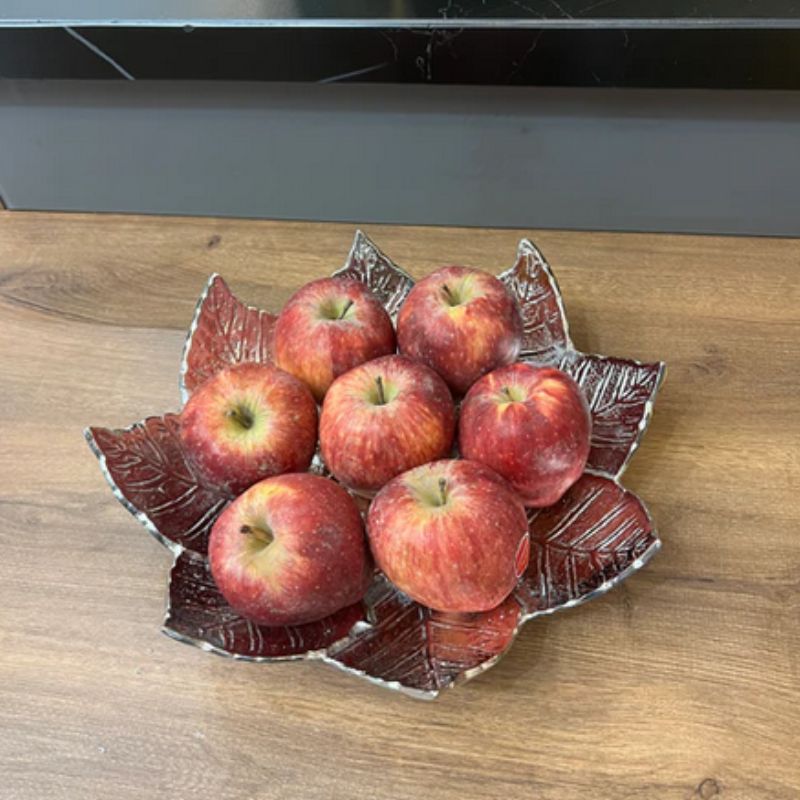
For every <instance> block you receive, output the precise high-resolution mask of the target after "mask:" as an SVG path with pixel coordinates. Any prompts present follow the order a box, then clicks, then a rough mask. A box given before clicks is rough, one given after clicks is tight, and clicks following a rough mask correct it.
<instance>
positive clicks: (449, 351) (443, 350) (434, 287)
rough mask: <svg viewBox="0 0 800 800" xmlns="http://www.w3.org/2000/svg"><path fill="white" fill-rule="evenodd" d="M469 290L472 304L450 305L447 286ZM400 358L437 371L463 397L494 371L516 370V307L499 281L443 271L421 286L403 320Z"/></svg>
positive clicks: (480, 274)
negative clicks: (513, 367)
mask: <svg viewBox="0 0 800 800" xmlns="http://www.w3.org/2000/svg"><path fill="white" fill-rule="evenodd" d="M462 284H463V285H464V286H467V287H469V290H470V292H471V293H472V294H473V296H472V297H471V299H469V300H468V301H467V302H464V303H463V304H461V305H458V306H451V305H449V304H448V302H447V297H446V292H445V288H444V287H445V286H449V287H457V286H461V285H462ZM397 341H398V345H399V349H400V352H401V353H403V354H404V355H407V356H409V357H410V358H413V359H415V360H416V361H421V362H422V363H423V364H427V365H428V366H429V367H431V368H433V369H434V370H436V372H438V373H439V375H441V376H442V377H443V378H444V380H445V381H446V382H447V384H448V386H449V387H450V388H451V389H452V390H453V392H454V393H455V394H456V395H459V396H460V395H463V394H464V393H465V392H466V391H467V390H468V389H469V387H470V386H472V384H473V383H474V382H475V381H476V380H477V379H478V378H480V377H481V375H484V374H485V373H487V372H489V371H490V370H493V369H495V368H496V367H499V366H502V365H504V364H510V363H512V362H513V361H515V360H516V358H517V356H518V355H519V351H520V347H521V344H522V318H521V316H520V312H519V309H518V308H517V304H516V301H515V300H514V298H513V297H512V296H511V294H510V293H509V291H508V290H507V289H506V287H505V286H504V285H503V284H502V283H501V282H500V281H499V280H498V279H497V278H495V277H494V276H493V275H489V274H488V273H487V272H481V271H480V270H474V269H469V268H467V267H457V266H453V267H443V268H442V269H439V270H437V271H436V272H433V273H432V274H430V275H428V276H427V277H426V278H424V279H423V280H421V281H420V282H419V283H417V284H416V285H415V286H414V288H413V289H412V290H411V292H410V293H409V295H408V297H407V298H406V301H405V303H403V306H402V307H401V309H400V313H399V315H398V318H397Z"/></svg>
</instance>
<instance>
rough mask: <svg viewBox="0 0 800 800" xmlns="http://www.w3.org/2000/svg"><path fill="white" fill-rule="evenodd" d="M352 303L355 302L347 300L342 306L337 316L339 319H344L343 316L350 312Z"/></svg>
mask: <svg viewBox="0 0 800 800" xmlns="http://www.w3.org/2000/svg"><path fill="white" fill-rule="evenodd" d="M354 302H355V301H354V300H348V301H347V302H346V303H345V304H344V308H343V309H342V313H341V314H339V319H344V315H345V314H346V313H347V312H348V311H349V310H350V306H352V305H353V303H354Z"/></svg>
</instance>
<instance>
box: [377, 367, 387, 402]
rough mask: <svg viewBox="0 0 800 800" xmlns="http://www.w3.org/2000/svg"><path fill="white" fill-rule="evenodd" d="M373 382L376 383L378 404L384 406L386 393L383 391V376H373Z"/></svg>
mask: <svg viewBox="0 0 800 800" xmlns="http://www.w3.org/2000/svg"><path fill="white" fill-rule="evenodd" d="M375 383H376V384H377V385H378V405H379V406H385V405H386V394H385V393H384V391H383V378H382V377H381V376H380V375H378V377H377V378H375Z"/></svg>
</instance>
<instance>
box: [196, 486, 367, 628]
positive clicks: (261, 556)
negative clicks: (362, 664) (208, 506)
mask: <svg viewBox="0 0 800 800" xmlns="http://www.w3.org/2000/svg"><path fill="white" fill-rule="evenodd" d="M208 556H209V561H210V563H211V574H212V575H213V577H214V581H215V583H216V584H217V587H218V588H219V590H220V592H222V595H223V596H224V597H225V599H226V600H227V601H228V603H230V605H231V607H232V608H233V609H234V610H235V611H237V612H238V613H240V614H241V615H242V616H245V617H248V618H249V619H252V620H253V621H255V622H258V623H260V624H262V625H302V624H304V623H306V622H314V621H315V620H319V619H322V618H323V617H327V616H328V615H329V614H333V612H334V611H338V610H339V609H340V608H344V607H345V606H349V605H351V604H352V603H356V602H358V600H360V599H361V598H362V597H363V595H364V592H365V590H366V587H367V585H368V583H369V580H370V578H371V576H372V562H371V559H370V557H369V551H368V549H367V546H366V539H365V537H364V524H363V521H362V518H361V514H359V512H358V509H357V508H356V506H355V503H354V502H353V499H352V498H351V497H350V495H349V494H347V492H346V491H345V490H344V489H343V488H342V487H341V486H339V485H338V484H336V483H334V482H333V481H331V480H329V479H328V478H321V477H320V476H318V475H312V474H310V473H307V472H305V473H294V474H290V475H279V476H277V477H275V478H267V479H266V480H264V481H261V482H260V483H257V484H256V485H255V486H251V487H250V488H249V489H248V490H247V491H246V492H245V493H244V494H243V495H241V496H240V497H237V498H236V500H234V501H233V503H231V504H230V505H229V506H228V507H227V508H226V509H225V510H224V511H223V512H222V514H221V515H220V517H219V519H218V520H217V521H216V522H215V523H214V527H213V528H212V530H211V538H210V540H209V544H208Z"/></svg>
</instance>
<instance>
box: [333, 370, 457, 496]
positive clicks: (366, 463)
mask: <svg viewBox="0 0 800 800" xmlns="http://www.w3.org/2000/svg"><path fill="white" fill-rule="evenodd" d="M378 377H380V378H381V380H382V381H383V383H384V386H385V387H386V391H387V397H388V395H389V394H391V395H392V396H391V399H388V401H387V402H386V403H385V404H384V405H376V404H375V402H373V401H374V398H375V395H376V380H377V378H378ZM455 417H456V415H455V406H454V405H453V398H452V396H451V394H450V390H449V389H448V388H447V384H446V383H445V382H444V381H443V380H442V379H441V378H440V377H439V376H438V375H437V374H436V373H435V372H434V371H433V370H432V369H430V368H429V367H426V366H425V365H424V364H419V363H417V362H415V361H412V360H411V359H409V358H405V357H404V356H397V355H395V356H384V357H383V358H377V359H375V360H374V361H369V362H367V363H366V364H361V365H360V366H358V367H356V368H355V369H352V370H350V372H347V373H345V374H344V375H342V376H341V377H339V378H337V379H336V380H335V381H334V382H333V384H332V385H331V388H330V389H329V390H328V393H327V395H326V396H325V402H324V403H323V405H322V414H321V415H320V426H319V438H320V446H321V448H322V457H323V459H324V461H325V463H326V464H327V466H328V468H329V469H330V471H331V472H332V473H333V474H334V475H335V476H336V478H337V479H338V480H340V481H341V482H342V483H344V484H346V485H347V486H350V487H352V488H354V489H357V490H360V491H364V492H372V491H376V490H378V489H380V488H381V487H382V486H383V485H384V484H385V483H387V482H388V481H389V480H391V479H392V478H394V476H395V475H399V474H400V473H401V472H405V471H406V470H409V469H411V468H412V467H417V466H419V465H420V464H425V463H426V462H428V461H435V460H437V459H440V458H444V457H446V456H447V455H449V454H450V449H451V447H452V445H453V436H454V433H455Z"/></svg>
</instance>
